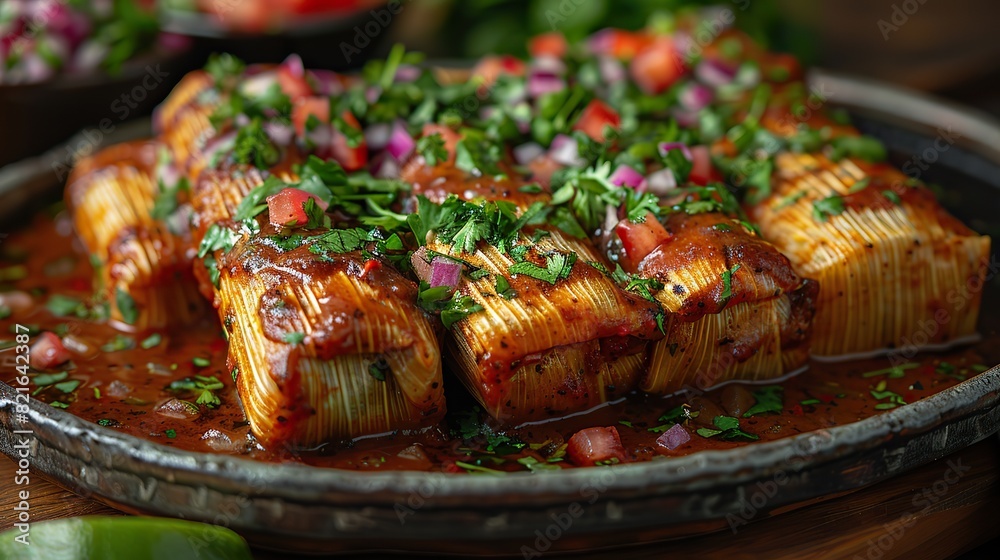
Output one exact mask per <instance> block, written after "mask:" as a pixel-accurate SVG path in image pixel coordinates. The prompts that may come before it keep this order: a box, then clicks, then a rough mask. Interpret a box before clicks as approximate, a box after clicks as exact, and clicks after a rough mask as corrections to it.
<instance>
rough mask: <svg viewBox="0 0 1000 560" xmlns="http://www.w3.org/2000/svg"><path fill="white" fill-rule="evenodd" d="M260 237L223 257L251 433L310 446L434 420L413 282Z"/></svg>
mask: <svg viewBox="0 0 1000 560" xmlns="http://www.w3.org/2000/svg"><path fill="white" fill-rule="evenodd" d="M264 229H265V230H264V231H263V232H262V233H261V235H260V236H254V237H250V238H247V239H244V240H243V241H240V242H238V243H237V245H236V246H235V247H234V248H233V249H232V250H231V251H230V252H228V253H226V254H224V255H219V259H220V265H221V266H220V270H221V276H220V288H219V301H220V307H219V313H220V317H221V318H222V321H223V324H224V325H225V327H226V329H227V331H228V332H229V340H230V353H229V360H230V362H231V367H232V368H234V369H235V370H236V381H237V387H238V390H239V393H240V397H241V401H242V403H243V407H244V411H245V413H246V416H247V419H248V420H249V421H250V423H251V427H252V428H253V432H254V434H255V435H256V437H257V438H258V439H260V440H261V441H262V442H264V443H265V444H266V445H272V444H278V443H292V444H295V445H302V446H309V445H316V444H318V443H321V442H324V441H330V440H336V439H346V438H353V437H358V436H362V435H369V434H373V433H380V432H384V431H389V430H395V429H402V428H418V427H423V426H428V425H431V424H434V423H436V422H438V421H439V420H440V419H441V417H442V416H443V414H444V412H445V403H444V392H443V385H442V380H441V356H440V350H439V347H438V344H437V340H436V338H435V334H434V329H433V327H432V325H431V323H430V321H429V320H428V319H427V317H426V316H425V315H424V314H423V312H422V311H420V310H419V309H418V308H417V307H416V305H415V304H414V303H413V302H414V301H415V298H416V286H415V285H414V284H413V282H411V281H409V280H406V279H405V278H403V277H402V276H401V275H400V274H399V273H398V272H396V271H395V270H393V269H392V268H391V267H389V266H382V267H375V268H371V267H369V268H368V269H367V270H366V269H365V266H364V263H365V258H364V257H363V256H362V255H361V253H360V252H353V253H344V254H329V255H325V256H324V257H323V258H322V259H321V258H320V257H319V256H318V255H316V254H314V253H312V252H310V250H309V247H307V246H301V247H299V248H296V249H292V250H289V251H284V250H282V249H280V248H278V247H276V246H275V245H274V244H273V242H271V241H270V240H269V239H268V235H270V234H273V233H274V232H273V231H270V232H269V231H268V227H267V226H265V228H264Z"/></svg>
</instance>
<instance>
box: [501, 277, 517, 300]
mask: <svg viewBox="0 0 1000 560" xmlns="http://www.w3.org/2000/svg"><path fill="white" fill-rule="evenodd" d="M496 290H497V295H498V296H500V297H502V298H503V299H514V298H516V297H517V292H515V291H514V289H513V288H511V287H510V282H508V281H507V279H506V278H504V277H503V276H499V275H498V276H497V284H496Z"/></svg>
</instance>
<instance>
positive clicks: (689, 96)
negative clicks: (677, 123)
mask: <svg viewBox="0 0 1000 560" xmlns="http://www.w3.org/2000/svg"><path fill="white" fill-rule="evenodd" d="M678 100H679V101H680V102H681V105H682V106H684V108H685V109H687V110H688V111H692V112H695V113H697V112H698V111H701V110H702V109H704V108H705V107H706V106H708V104H709V103H711V102H712V90H710V89H708V88H707V87H705V86H703V85H701V84H697V83H694V82H692V83H690V84H688V85H687V86H685V87H684V89H682V90H681V94H680V96H679V97H678Z"/></svg>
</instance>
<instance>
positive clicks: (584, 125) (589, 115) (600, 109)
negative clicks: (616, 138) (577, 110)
mask: <svg viewBox="0 0 1000 560" xmlns="http://www.w3.org/2000/svg"><path fill="white" fill-rule="evenodd" d="M621 124H622V119H621V117H619V116H618V112H617V111H615V110H614V109H612V108H611V107H608V106H607V105H605V104H604V102H602V101H600V100H598V99H594V100H593V101H591V102H590V104H589V105H587V106H586V107H585V108H584V109H583V113H581V114H580V119H579V120H578V121H576V124H575V125H573V128H574V129H575V130H579V131H582V132H583V133H584V134H586V135H587V136H590V137H591V138H593V139H594V140H596V141H598V142H605V141H607V140H608V139H607V138H605V136H604V127H605V126H606V125H610V126H611V128H613V129H615V130H618V129H619V128H621Z"/></svg>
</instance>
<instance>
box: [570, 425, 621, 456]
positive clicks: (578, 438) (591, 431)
mask: <svg viewBox="0 0 1000 560" xmlns="http://www.w3.org/2000/svg"><path fill="white" fill-rule="evenodd" d="M566 456H567V457H568V458H569V460H570V461H572V462H573V464H575V465H580V466H584V465H587V466H589V465H593V464H595V463H598V462H604V461H610V460H612V459H617V460H618V461H619V462H624V461H625V448H624V447H623V446H622V440H621V437H620V436H619V435H618V430H616V429H615V427H614V426H610V427H607V428H587V429H585V430H580V431H579V432H577V433H575V434H573V437H571V438H569V442H568V444H567V446H566Z"/></svg>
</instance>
